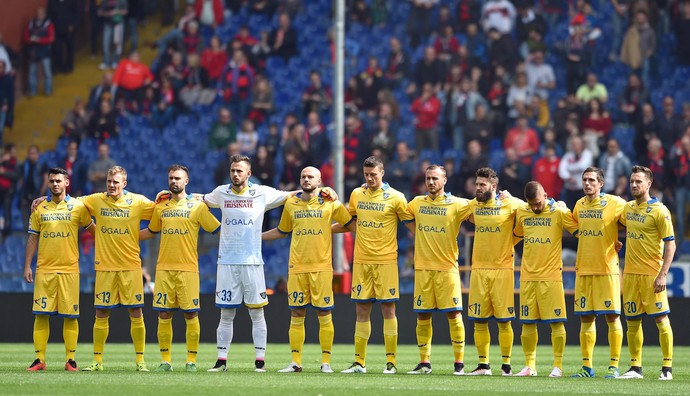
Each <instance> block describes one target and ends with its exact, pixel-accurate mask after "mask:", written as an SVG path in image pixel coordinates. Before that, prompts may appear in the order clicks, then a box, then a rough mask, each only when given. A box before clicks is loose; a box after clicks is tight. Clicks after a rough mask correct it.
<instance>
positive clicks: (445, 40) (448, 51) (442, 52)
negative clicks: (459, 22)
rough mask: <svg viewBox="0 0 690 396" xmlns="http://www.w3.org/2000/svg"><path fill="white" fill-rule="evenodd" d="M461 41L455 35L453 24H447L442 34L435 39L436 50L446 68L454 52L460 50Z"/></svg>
mask: <svg viewBox="0 0 690 396" xmlns="http://www.w3.org/2000/svg"><path fill="white" fill-rule="evenodd" d="M458 48H460V42H459V41H458V39H457V38H456V37H455V33H454V32H453V26H452V25H447V26H445V27H444V28H443V31H442V34H440V35H439V36H438V37H436V41H434V50H436V53H437V54H438V59H439V60H440V61H441V62H443V64H444V65H445V67H446V68H448V66H449V65H450V61H451V59H452V57H453V54H455V53H457V52H458Z"/></svg>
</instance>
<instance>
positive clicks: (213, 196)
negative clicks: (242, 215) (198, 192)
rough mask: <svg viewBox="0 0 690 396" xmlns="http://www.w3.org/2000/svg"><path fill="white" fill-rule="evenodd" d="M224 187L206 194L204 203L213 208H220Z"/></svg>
mask: <svg viewBox="0 0 690 396" xmlns="http://www.w3.org/2000/svg"><path fill="white" fill-rule="evenodd" d="M222 188H223V186H219V187H216V188H215V189H214V190H213V191H211V192H210V193H209V194H204V202H206V205H208V206H209V207H211V208H220V202H221V201H222V199H221V196H220V191H221V189H222Z"/></svg>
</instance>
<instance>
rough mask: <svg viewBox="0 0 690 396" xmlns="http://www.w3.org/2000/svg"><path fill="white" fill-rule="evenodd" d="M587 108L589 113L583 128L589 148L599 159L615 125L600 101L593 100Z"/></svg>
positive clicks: (585, 117) (583, 120)
mask: <svg viewBox="0 0 690 396" xmlns="http://www.w3.org/2000/svg"><path fill="white" fill-rule="evenodd" d="M587 108H588V111H587V113H586V114H585V116H584V117H583V118H582V125H581V128H582V132H583V134H584V140H585V144H586V145H587V148H589V150H590V151H591V152H592V155H593V156H594V157H595V158H598V157H599V153H600V152H601V151H603V148H604V146H605V142H606V138H607V137H608V135H609V133H611V129H613V123H612V122H611V115H610V114H609V112H608V111H606V109H604V105H603V104H602V103H601V101H600V100H599V99H596V98H594V99H591V100H590V101H589V103H588V104H587Z"/></svg>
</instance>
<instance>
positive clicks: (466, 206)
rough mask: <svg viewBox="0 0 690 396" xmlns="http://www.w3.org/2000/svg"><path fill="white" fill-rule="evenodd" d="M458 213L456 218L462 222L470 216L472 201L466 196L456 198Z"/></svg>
mask: <svg viewBox="0 0 690 396" xmlns="http://www.w3.org/2000/svg"><path fill="white" fill-rule="evenodd" d="M455 205H456V208H457V210H456V213H455V220H456V221H458V222H460V223H462V222H463V221H465V220H467V219H469V218H470V214H471V213H472V210H471V209H470V203H469V201H468V200H466V199H464V198H456V203H455Z"/></svg>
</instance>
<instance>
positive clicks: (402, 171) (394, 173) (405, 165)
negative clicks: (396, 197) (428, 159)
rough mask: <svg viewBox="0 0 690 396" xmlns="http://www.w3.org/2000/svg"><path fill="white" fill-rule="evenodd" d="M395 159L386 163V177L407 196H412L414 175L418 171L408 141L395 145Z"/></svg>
mask: <svg viewBox="0 0 690 396" xmlns="http://www.w3.org/2000/svg"><path fill="white" fill-rule="evenodd" d="M395 154H396V156H395V159H394V160H393V161H392V162H390V163H389V164H387V165H386V179H387V180H388V182H389V183H390V184H391V185H392V186H395V189H396V190H398V191H400V192H401V193H403V194H404V195H405V196H406V197H411V196H412V175H414V174H416V173H417V164H416V161H415V160H414V156H413V154H412V152H411V151H410V148H409V146H408V145H407V143H406V142H404V141H401V142H398V143H397V144H396V146H395Z"/></svg>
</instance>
